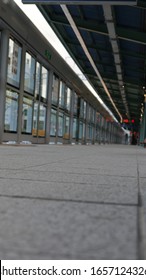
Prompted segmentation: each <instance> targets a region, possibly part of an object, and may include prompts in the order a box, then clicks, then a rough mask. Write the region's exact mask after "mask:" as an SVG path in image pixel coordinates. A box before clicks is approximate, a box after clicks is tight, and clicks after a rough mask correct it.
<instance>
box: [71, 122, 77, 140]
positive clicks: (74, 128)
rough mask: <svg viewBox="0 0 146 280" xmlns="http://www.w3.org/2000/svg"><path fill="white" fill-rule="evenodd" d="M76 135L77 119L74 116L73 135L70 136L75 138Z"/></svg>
mask: <svg viewBox="0 0 146 280" xmlns="http://www.w3.org/2000/svg"><path fill="white" fill-rule="evenodd" d="M76 135H77V119H76V118H74V119H73V135H72V137H73V138H76Z"/></svg>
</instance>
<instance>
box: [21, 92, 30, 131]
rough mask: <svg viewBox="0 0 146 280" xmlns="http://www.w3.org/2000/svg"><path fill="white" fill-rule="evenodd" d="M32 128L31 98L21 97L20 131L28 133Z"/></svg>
mask: <svg viewBox="0 0 146 280" xmlns="http://www.w3.org/2000/svg"><path fill="white" fill-rule="evenodd" d="M31 129H32V100H30V99H28V98H26V97H23V111H22V132H23V133H30V134H31Z"/></svg>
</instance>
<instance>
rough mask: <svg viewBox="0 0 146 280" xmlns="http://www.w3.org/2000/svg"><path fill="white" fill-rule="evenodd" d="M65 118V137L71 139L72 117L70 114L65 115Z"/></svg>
mask: <svg viewBox="0 0 146 280" xmlns="http://www.w3.org/2000/svg"><path fill="white" fill-rule="evenodd" d="M64 119H65V122H64V124H65V126H64V138H65V139H69V124H70V118H69V117H68V116H65V117H64Z"/></svg>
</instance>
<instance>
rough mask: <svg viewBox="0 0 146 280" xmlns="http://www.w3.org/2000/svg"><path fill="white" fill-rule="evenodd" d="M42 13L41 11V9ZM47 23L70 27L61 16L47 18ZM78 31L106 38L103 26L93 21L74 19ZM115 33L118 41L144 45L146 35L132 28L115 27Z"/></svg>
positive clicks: (106, 34)
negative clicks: (81, 30) (85, 31)
mask: <svg viewBox="0 0 146 280" xmlns="http://www.w3.org/2000/svg"><path fill="white" fill-rule="evenodd" d="M43 9H44V8H43ZM41 11H42V9H41ZM47 20H48V22H49V23H50V22H52V23H53V24H61V25H62V24H63V25H67V26H70V25H69V23H68V22H67V21H66V19H64V17H63V16H60V15H52V14H51V18H47ZM74 21H75V23H76V25H77V26H78V29H83V30H87V31H89V32H93V33H99V34H102V35H105V36H108V30H107V27H106V25H105V24H103V23H97V22H95V21H88V22H87V21H83V20H82V21H81V20H80V19H77V18H75V19H74ZM115 32H116V35H117V37H118V38H119V39H123V40H128V41H132V42H135V43H140V44H143V45H146V33H145V32H142V31H137V30H134V29H132V28H125V27H120V26H115Z"/></svg>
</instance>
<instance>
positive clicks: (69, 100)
mask: <svg viewBox="0 0 146 280" xmlns="http://www.w3.org/2000/svg"><path fill="white" fill-rule="evenodd" d="M70 106H71V89H70V88H67V93H66V109H67V110H68V111H70Z"/></svg>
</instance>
